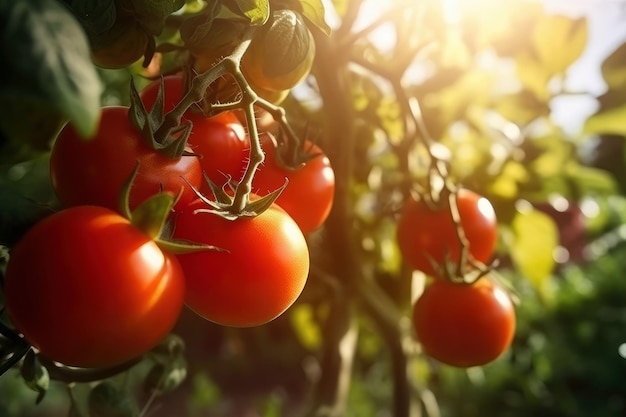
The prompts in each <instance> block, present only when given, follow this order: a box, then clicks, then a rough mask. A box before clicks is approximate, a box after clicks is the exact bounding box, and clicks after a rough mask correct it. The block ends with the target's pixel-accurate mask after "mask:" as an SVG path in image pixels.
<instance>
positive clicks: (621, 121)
mask: <svg viewBox="0 0 626 417" xmlns="http://www.w3.org/2000/svg"><path fill="white" fill-rule="evenodd" d="M583 132H584V133H587V134H614V135H622V136H625V135H626V105H623V106H619V107H614V108H610V109H606V110H603V111H601V112H599V113H596V114H594V115H592V116H591V117H589V118H588V119H587V120H586V121H585V125H584V127H583Z"/></svg>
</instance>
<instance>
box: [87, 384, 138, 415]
mask: <svg viewBox="0 0 626 417" xmlns="http://www.w3.org/2000/svg"><path fill="white" fill-rule="evenodd" d="M88 407H89V416H90V417H136V416H137V414H138V410H137V403H136V402H135V400H134V399H133V397H132V396H131V395H130V392H129V391H128V390H126V389H123V388H122V387H119V386H117V385H114V384H113V383H111V382H102V383H100V384H98V385H96V387H95V388H93V389H92V390H91V392H90V393H89V397H88Z"/></svg>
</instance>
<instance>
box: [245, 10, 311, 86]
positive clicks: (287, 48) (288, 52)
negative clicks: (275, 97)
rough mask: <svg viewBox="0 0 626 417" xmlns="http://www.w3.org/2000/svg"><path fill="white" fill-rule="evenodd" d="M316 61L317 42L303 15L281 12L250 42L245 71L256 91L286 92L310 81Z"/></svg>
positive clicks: (275, 13) (274, 15)
mask: <svg viewBox="0 0 626 417" xmlns="http://www.w3.org/2000/svg"><path fill="white" fill-rule="evenodd" d="M314 58H315V41H314V39H313V35H312V34H311V32H310V31H309V29H308V28H307V27H306V24H305V23H304V20H303V19H302V16H301V15H300V14H299V13H297V12H295V11H293V10H288V9H279V10H276V11H274V12H273V15H272V18H271V19H270V21H269V22H268V23H266V24H265V25H264V26H263V28H261V30H260V32H259V33H258V34H257V35H256V36H255V37H254V39H253V40H252V42H251V43H250V46H249V48H248V50H247V51H246V53H245V54H244V56H243V59H242V62H241V70H242V72H243V75H244V76H245V77H246V80H248V82H249V83H250V85H251V86H253V88H257V89H259V90H260V91H264V90H266V91H285V90H289V89H291V88H293V87H294V86H295V85H297V84H298V83H300V82H301V81H302V80H304V78H306V76H307V75H308V74H309V72H310V71H311V67H312V66H313V60H314ZM255 91H256V90H255ZM257 93H258V94H259V92H258V91H257Z"/></svg>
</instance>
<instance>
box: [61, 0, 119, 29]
mask: <svg viewBox="0 0 626 417" xmlns="http://www.w3.org/2000/svg"><path fill="white" fill-rule="evenodd" d="M63 1H64V2H65V3H66V4H67V5H68V6H69V8H70V10H71V11H72V13H73V14H74V16H76V19H78V21H79V22H80V23H81V24H82V26H83V28H84V29H85V31H86V32H87V33H88V34H89V36H91V35H99V34H101V33H104V32H106V31H107V30H109V29H110V28H111V27H112V26H113V24H114V23H115V19H116V12H117V10H116V7H115V0H63Z"/></svg>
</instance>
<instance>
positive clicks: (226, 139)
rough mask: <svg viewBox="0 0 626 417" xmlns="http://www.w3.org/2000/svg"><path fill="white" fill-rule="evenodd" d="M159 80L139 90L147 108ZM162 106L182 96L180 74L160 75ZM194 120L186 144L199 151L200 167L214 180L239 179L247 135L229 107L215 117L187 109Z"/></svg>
mask: <svg viewBox="0 0 626 417" xmlns="http://www.w3.org/2000/svg"><path fill="white" fill-rule="evenodd" d="M160 83H161V81H160V80H159V81H155V82H153V83H151V84H149V85H148V86H147V87H146V88H145V89H144V90H142V92H141V100H142V101H143V103H144V105H145V106H146V108H147V109H148V110H149V109H151V108H152V106H153V105H154V103H155V101H156V98H157V93H158V89H159V85H160ZM163 91H164V97H163V99H164V110H165V111H166V112H168V111H170V110H172V109H173V108H174V107H175V106H176V104H178V102H179V101H180V100H181V99H182V97H183V91H184V81H183V77H182V76H180V75H170V76H167V77H164V78H163ZM184 117H185V118H186V119H188V120H190V121H191V122H192V123H193V128H192V131H191V135H190V136H189V141H188V144H189V147H190V149H191V151H192V152H194V153H196V154H198V155H200V164H201V166H202V170H203V171H204V172H205V173H206V174H207V176H208V177H209V178H210V179H211V181H213V182H214V183H216V184H219V185H221V184H224V183H225V182H226V181H227V180H228V178H229V177H230V178H233V179H234V180H240V179H241V176H242V174H243V173H244V171H245V169H246V167H247V165H248V158H249V155H250V139H249V138H248V136H247V135H246V131H245V129H244V127H243V125H242V124H241V122H240V121H239V118H238V117H237V116H236V114H235V113H234V112H232V111H227V112H222V113H220V114H218V115H216V116H214V117H209V118H207V117H204V116H203V115H202V114H201V113H194V112H191V111H187V112H186V113H185V116H184Z"/></svg>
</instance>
